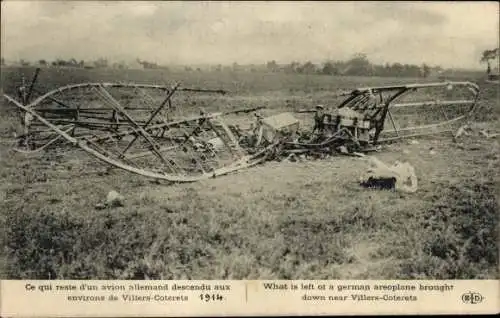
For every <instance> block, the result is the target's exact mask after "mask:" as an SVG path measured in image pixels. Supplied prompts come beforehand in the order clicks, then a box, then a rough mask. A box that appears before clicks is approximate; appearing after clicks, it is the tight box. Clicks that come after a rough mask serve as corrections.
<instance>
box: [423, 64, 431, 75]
mask: <svg viewBox="0 0 500 318" xmlns="http://www.w3.org/2000/svg"><path fill="white" fill-rule="evenodd" d="M430 74H431V68H430V67H429V65H427V64H425V63H424V64H422V76H423V77H424V78H427V77H429V75H430Z"/></svg>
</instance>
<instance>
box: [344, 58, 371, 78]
mask: <svg viewBox="0 0 500 318" xmlns="http://www.w3.org/2000/svg"><path fill="white" fill-rule="evenodd" d="M346 64H347V68H348V70H347V71H346V73H347V74H348V75H371V73H372V66H371V63H370V61H369V60H368V57H367V56H366V54H364V53H356V54H354V56H353V57H352V58H351V59H350V60H348V61H347V63H346Z"/></svg>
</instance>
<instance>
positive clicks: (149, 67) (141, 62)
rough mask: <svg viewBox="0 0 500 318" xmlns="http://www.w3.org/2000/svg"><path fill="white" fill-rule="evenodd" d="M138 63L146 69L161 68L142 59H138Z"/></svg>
mask: <svg viewBox="0 0 500 318" xmlns="http://www.w3.org/2000/svg"><path fill="white" fill-rule="evenodd" d="M137 63H139V64H141V65H142V67H143V68H144V69H156V68H158V67H159V65H158V64H156V63H153V62H147V61H141V60H140V59H137Z"/></svg>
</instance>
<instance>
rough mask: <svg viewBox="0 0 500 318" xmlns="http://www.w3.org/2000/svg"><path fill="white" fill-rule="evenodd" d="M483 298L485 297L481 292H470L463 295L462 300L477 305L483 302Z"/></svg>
mask: <svg viewBox="0 0 500 318" xmlns="http://www.w3.org/2000/svg"><path fill="white" fill-rule="evenodd" d="M483 300H484V297H483V295H481V294H480V293H474V292H468V293H465V294H463V295H462V301H463V302H464V303H465V304H471V305H475V304H479V303H481V302H482V301H483Z"/></svg>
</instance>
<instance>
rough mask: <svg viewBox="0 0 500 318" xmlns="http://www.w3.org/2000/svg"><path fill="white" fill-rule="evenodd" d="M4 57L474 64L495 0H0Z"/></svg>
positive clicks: (488, 40) (492, 21) (485, 44)
mask: <svg viewBox="0 0 500 318" xmlns="http://www.w3.org/2000/svg"><path fill="white" fill-rule="evenodd" d="M1 14H2V37H1V39H2V42H1V50H2V56H4V57H5V58H6V59H7V60H18V59H20V58H24V59H29V60H38V59H42V58H43V59H47V60H52V59H55V58H57V57H60V58H71V57H74V58H76V59H78V60H80V59H85V60H90V59H96V58H98V57H107V58H109V59H113V60H120V59H121V60H127V61H129V60H134V59H135V58H137V57H140V58H141V59H146V60H150V61H156V62H158V63H164V64H169V63H175V64H201V63H223V64H224V63H226V64H230V63H232V62H235V61H236V62H238V63H240V64H244V63H265V62H266V61H268V60H271V59H275V60H276V61H277V62H278V63H280V62H281V63H288V62H290V61H292V60H298V61H301V62H304V61H307V60H312V61H313V62H322V61H324V60H326V59H334V60H336V59H339V60H342V59H347V58H349V57H350V56H352V55H353V54H354V53H357V52H364V53H366V54H367V55H368V57H369V59H370V60H371V61H373V62H376V63H385V62H401V63H416V64H421V63H424V62H426V63H429V64H432V65H441V66H443V67H461V68H478V67H481V68H482V67H484V66H481V65H480V64H479V62H478V61H479V59H480V56H481V52H482V51H483V50H485V49H492V48H495V47H498V45H499V44H498V42H499V39H498V38H499V5H498V3H496V2H427V3H424V2H399V3H391V2H231V3H230V2H222V1H221V2H170V1H169V2H147V1H144V2H132V1H123V2H121V1H112V2H105V1H75V2H73V1H71V2H69V1H68V2H66V1H65V2H63V1H55V2H52V1H22V0H6V1H2V11H1Z"/></svg>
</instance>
